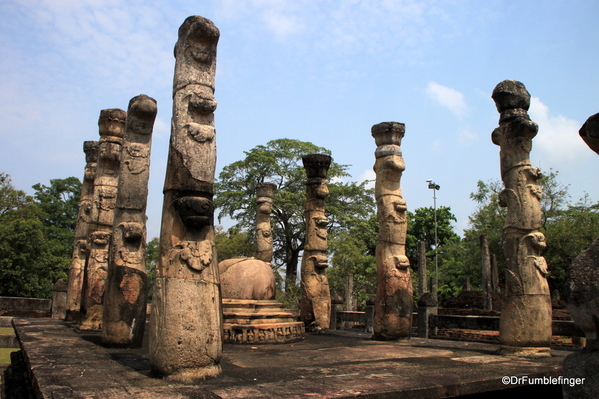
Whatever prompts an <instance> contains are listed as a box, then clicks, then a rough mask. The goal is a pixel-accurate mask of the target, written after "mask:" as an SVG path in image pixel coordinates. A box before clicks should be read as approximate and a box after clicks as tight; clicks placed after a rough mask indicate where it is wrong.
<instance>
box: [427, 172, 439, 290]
mask: <svg viewBox="0 0 599 399" xmlns="http://www.w3.org/2000/svg"><path fill="white" fill-rule="evenodd" d="M426 182H427V183H428V188H430V189H431V190H433V213H434V214H435V288H434V289H433V290H431V291H433V295H434V297H435V299H437V290H438V287H439V260H438V257H437V250H438V248H439V238H438V235H437V190H439V189H440V188H441V186H439V185H438V184H435V182H434V181H433V180H432V179H428V180H427V181H426Z"/></svg>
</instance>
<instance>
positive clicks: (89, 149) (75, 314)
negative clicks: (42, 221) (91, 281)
mask: <svg viewBox="0 0 599 399" xmlns="http://www.w3.org/2000/svg"><path fill="white" fill-rule="evenodd" d="M83 152H84V153H85V162H86V164H85V173H84V174H83V184H82V185H81V199H80V201H79V213H78V216H77V225H76V227H75V244H74V247H73V258H72V260H71V266H70V268H69V279H68V287H67V303H66V317H65V319H66V320H67V321H74V322H79V316H80V310H81V290H82V289H83V278H84V275H85V274H84V270H85V260H86V259H87V254H88V246H87V239H88V237H89V224H90V221H91V219H90V218H91V210H92V204H93V199H94V180H95V178H96V164H97V162H98V142H97V141H84V142H83Z"/></svg>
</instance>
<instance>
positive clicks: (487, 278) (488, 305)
mask: <svg viewBox="0 0 599 399" xmlns="http://www.w3.org/2000/svg"><path fill="white" fill-rule="evenodd" d="M480 267H481V271H482V279H481V285H482V287H481V288H482V294H483V309H487V310H490V309H492V308H493V303H492V299H491V292H492V291H493V290H492V288H491V286H492V284H491V278H492V277H491V256H490V255H489V240H488V239H487V235H486V234H481V235H480Z"/></svg>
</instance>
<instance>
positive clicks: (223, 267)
mask: <svg viewBox="0 0 599 399" xmlns="http://www.w3.org/2000/svg"><path fill="white" fill-rule="evenodd" d="M218 269H219V271H220V284H221V292H222V297H223V298H227V299H255V300H274V299H275V294H276V288H275V287H276V283H275V275H274V272H273V271H272V267H271V266H270V263H266V262H264V261H263V260H260V259H254V258H233V259H227V260H223V261H222V262H220V263H219V264H218Z"/></svg>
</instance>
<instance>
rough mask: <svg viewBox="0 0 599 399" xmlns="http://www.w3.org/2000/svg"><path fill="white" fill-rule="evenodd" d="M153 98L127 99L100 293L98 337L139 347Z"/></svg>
mask: <svg viewBox="0 0 599 399" xmlns="http://www.w3.org/2000/svg"><path fill="white" fill-rule="evenodd" d="M157 111H158V108H157V106H156V100H154V99H153V98H151V97H148V96H146V95H143V94H142V95H139V96H137V97H134V98H132V99H131V101H130V102H129V108H128V110H127V123H126V126H125V139H124V145H123V152H122V161H121V171H120V173H119V190H118V193H117V198H116V209H115V212H114V225H113V230H112V243H111V245H110V256H109V258H108V277H107V283H106V293H105V294H104V317H103V329H102V342H103V343H104V344H106V345H110V346H122V347H131V348H139V347H141V343H142V341H143V336H144V329H145V325H146V302H147V271H146V204H147V199H148V179H149V178H150V147H151V144H152V129H153V126H154V120H155V119H156V112H157Z"/></svg>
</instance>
